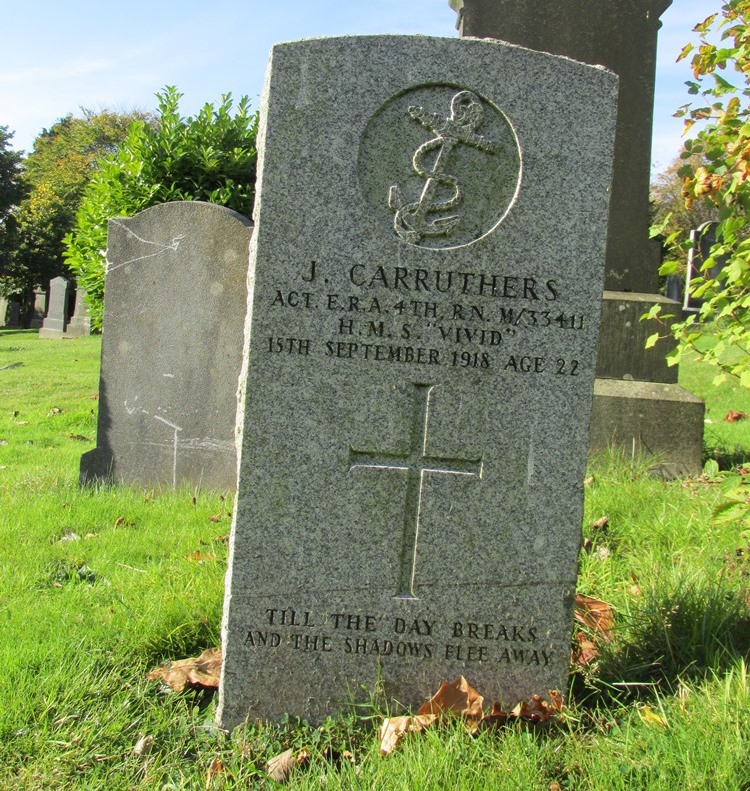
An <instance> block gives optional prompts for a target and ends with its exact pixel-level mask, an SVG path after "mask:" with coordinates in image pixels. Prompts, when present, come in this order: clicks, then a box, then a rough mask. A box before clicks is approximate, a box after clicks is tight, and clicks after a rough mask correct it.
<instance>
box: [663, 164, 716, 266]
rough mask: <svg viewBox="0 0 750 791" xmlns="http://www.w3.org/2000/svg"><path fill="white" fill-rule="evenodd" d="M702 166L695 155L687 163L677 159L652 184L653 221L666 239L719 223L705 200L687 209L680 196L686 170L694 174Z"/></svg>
mask: <svg viewBox="0 0 750 791" xmlns="http://www.w3.org/2000/svg"><path fill="white" fill-rule="evenodd" d="M703 164H704V161H703V157H702V156H701V155H700V154H697V153H694V154H691V156H690V158H689V159H688V160H687V161H685V160H684V159H683V158H682V157H677V158H676V159H675V160H674V161H673V162H671V163H670V164H669V165H668V166H667V167H666V168H665V169H664V170H662V171H661V173H659V174H657V176H656V177H655V179H654V181H653V183H652V184H651V208H652V221H653V223H654V224H655V225H658V226H659V228H660V229H662V233H664V234H665V235H670V234H673V233H675V232H677V231H679V232H680V233H681V234H684V235H685V236H687V235H689V234H690V231H692V230H693V229H694V228H698V227H699V226H700V225H703V223H705V222H709V221H713V220H718V218H719V212H718V210H717V209H716V207H715V206H714V205H713V203H711V201H709V200H708V199H707V198H703V199H699V200H697V201H693V203H692V205H690V206H689V207H688V206H686V205H685V198H684V196H683V194H682V190H683V182H684V175H683V174H684V173H685V170H686V166H687V167H688V168H690V169H691V170H695V169H696V168H698V167H701V166H702V165H703ZM673 253H674V254H675V255H680V254H682V253H684V251H683V250H682V249H681V248H677V249H674V250H673ZM684 263H685V261H684V260H683V264H684Z"/></svg>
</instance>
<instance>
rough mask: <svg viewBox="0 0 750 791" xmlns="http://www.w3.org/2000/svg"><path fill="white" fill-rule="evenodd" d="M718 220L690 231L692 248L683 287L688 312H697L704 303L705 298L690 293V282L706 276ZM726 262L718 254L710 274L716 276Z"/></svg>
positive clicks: (685, 306) (724, 258)
mask: <svg viewBox="0 0 750 791" xmlns="http://www.w3.org/2000/svg"><path fill="white" fill-rule="evenodd" d="M718 227H719V223H718V222H704V223H703V224H702V225H699V226H698V227H697V228H694V229H693V230H692V231H690V249H689V250H688V261H687V272H686V273H685V286H684V289H683V303H682V309H683V310H684V311H687V312H688V313H697V312H698V311H699V310H700V309H701V306H702V305H703V300H702V299H699V298H697V297H695V296H693V295H692V294H691V293H690V284H691V282H692V280H693V278H696V277H701V276H705V273H702V272H701V270H702V269H703V265H704V264H705V262H706V261H707V260H708V259H709V258H710V256H711V248H712V247H713V246H714V245H715V244H716V231H717V229H718ZM725 263H726V257H724V256H718V257H717V260H716V263H714V265H713V266H711V267H710V268H709V271H708V276H709V277H712V278H716V277H717V275H718V274H719V272H720V271H721V270H722V268H723V267H724V264H725Z"/></svg>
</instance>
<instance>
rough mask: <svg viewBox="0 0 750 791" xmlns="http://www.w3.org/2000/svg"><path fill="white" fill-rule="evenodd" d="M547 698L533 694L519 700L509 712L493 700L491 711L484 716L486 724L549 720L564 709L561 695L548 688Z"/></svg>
mask: <svg viewBox="0 0 750 791" xmlns="http://www.w3.org/2000/svg"><path fill="white" fill-rule="evenodd" d="M547 695H548V697H549V700H547V699H545V698H543V697H542V696H541V695H534V696H533V697H532V698H531V700H530V701H521V702H520V703H519V704H518V705H517V706H516V707H515V708H514V709H513V711H511V712H510V713H508V712H506V711H503V708H502V706H501V705H500V704H499V703H498V702H497V701H495V702H494V703H493V704H492V711H491V712H490V713H489V714H488V715H487V717H485V719H484V723H485V724H486V725H504V724H505V723H506V722H509V721H510V720H523V721H524V722H530V723H533V724H535V725H539V724H542V723H545V722H549V721H550V720H551V719H554V718H555V717H557V716H558V715H559V714H562V712H563V711H564V710H565V707H564V706H563V701H562V695H561V694H560V693H559V692H557V691H555V690H552V689H551V690H550V691H549V692H548V693H547Z"/></svg>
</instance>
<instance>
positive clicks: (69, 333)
mask: <svg viewBox="0 0 750 791" xmlns="http://www.w3.org/2000/svg"><path fill="white" fill-rule="evenodd" d="M82 335H91V318H90V316H89V306H88V303H87V302H86V291H85V289H83V288H82V287H81V286H77V287H76V290H75V307H74V308H73V315H72V316H71V317H70V321H69V322H68V326H67V327H66V328H65V336H66V337H67V338H79V337H81V336H82Z"/></svg>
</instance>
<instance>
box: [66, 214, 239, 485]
mask: <svg viewBox="0 0 750 791" xmlns="http://www.w3.org/2000/svg"><path fill="white" fill-rule="evenodd" d="M251 225H252V224H251V222H250V220H248V219H246V218H245V217H242V216H241V215H239V214H237V213H236V212H233V211H230V210H229V209H225V208H223V207H221V206H215V205H213V204H209V203H199V202H176V203H167V204H163V205H160V206H154V207H152V208H150V209H146V211H143V212H141V213H140V214H138V215H136V216H135V217H132V218H129V219H124V218H120V219H116V220H110V223H109V230H108V240H107V274H106V280H105V300H104V322H103V328H102V334H103V338H102V370H101V379H100V383H99V424H98V434H97V447H96V448H95V449H94V450H93V451H91V452H90V453H87V454H84V456H83V457H82V458H81V479H82V481H84V482H85V481H89V480H92V479H99V478H103V479H111V480H114V481H115V482H117V483H131V484H142V485H149V486H152V485H159V484H161V485H165V486H172V487H174V486H179V485H182V484H188V485H190V486H205V487H208V488H215V489H231V488H234V486H235V485H236V469H237V455H236V444H235V419H236V413H237V387H238V378H239V373H240V368H241V363H242V341H241V340H240V339H241V338H242V333H243V324H244V318H245V310H246V306H247V283H246V278H247V270H248V260H249V259H248V254H249V253H248V250H249V241H250V236H251V232H252V228H251Z"/></svg>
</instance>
